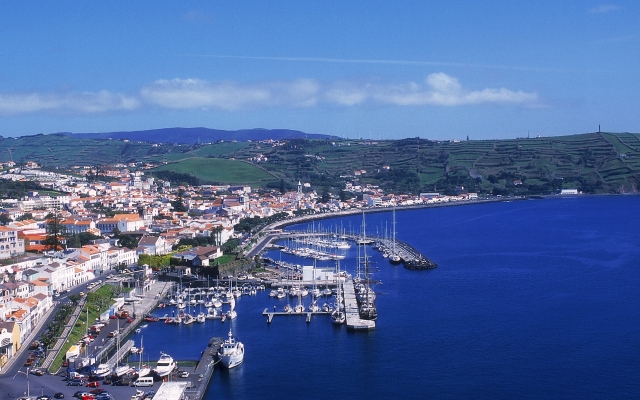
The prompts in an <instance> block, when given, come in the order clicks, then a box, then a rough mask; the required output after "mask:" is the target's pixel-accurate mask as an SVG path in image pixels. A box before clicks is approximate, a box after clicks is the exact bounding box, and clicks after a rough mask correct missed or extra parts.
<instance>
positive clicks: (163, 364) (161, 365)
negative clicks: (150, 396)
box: [153, 352, 176, 378]
mask: <svg viewBox="0 0 640 400" xmlns="http://www.w3.org/2000/svg"><path fill="white" fill-rule="evenodd" d="M175 368H176V362H175V361H174V360H173V358H172V357H171V356H170V355H168V354H166V353H162V352H160V359H159V360H158V363H157V365H156V367H155V369H154V370H153V372H155V374H156V375H158V376H159V377H161V378H162V377H165V376H167V375H169V374H170V373H171V372H172V371H173V370H174V369H175Z"/></svg>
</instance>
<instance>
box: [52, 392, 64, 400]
mask: <svg viewBox="0 0 640 400" xmlns="http://www.w3.org/2000/svg"><path fill="white" fill-rule="evenodd" d="M53 397H55V398H56V399H64V393H62V392H58V393H56V394H54V395H53Z"/></svg>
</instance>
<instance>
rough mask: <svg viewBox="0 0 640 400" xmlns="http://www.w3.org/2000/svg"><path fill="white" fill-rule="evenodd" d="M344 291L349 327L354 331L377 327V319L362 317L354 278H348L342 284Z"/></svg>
mask: <svg viewBox="0 0 640 400" xmlns="http://www.w3.org/2000/svg"><path fill="white" fill-rule="evenodd" d="M342 293H343V296H344V311H345V314H346V317H347V329H349V330H354V331H358V330H372V329H376V322H375V321H371V320H368V319H362V318H360V310H359V308H358V302H357V301H356V291H355V288H354V287H353V281H352V280H347V281H345V282H344V283H343V284H342Z"/></svg>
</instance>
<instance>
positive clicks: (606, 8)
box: [588, 4, 622, 14]
mask: <svg viewBox="0 0 640 400" xmlns="http://www.w3.org/2000/svg"><path fill="white" fill-rule="evenodd" d="M620 10H622V7H620V6H617V5H615V4H600V5H598V6H596V7H592V8H590V9H589V10H588V12H589V13H591V14H606V13H610V12H612V11H620Z"/></svg>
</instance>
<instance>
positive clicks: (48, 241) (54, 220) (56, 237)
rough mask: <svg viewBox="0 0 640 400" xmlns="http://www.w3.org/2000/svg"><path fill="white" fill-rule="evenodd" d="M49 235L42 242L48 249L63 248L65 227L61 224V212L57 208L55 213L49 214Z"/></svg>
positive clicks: (47, 218)
mask: <svg viewBox="0 0 640 400" xmlns="http://www.w3.org/2000/svg"><path fill="white" fill-rule="evenodd" d="M45 219H46V220H47V228H46V229H47V237H46V238H45V239H44V240H43V241H42V244H44V245H45V247H46V248H47V249H48V250H62V244H63V243H64V242H65V228H64V226H63V225H62V224H61V218H60V214H59V213H58V209H57V208H56V209H55V211H54V212H53V213H49V214H47V216H46V217H45Z"/></svg>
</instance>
